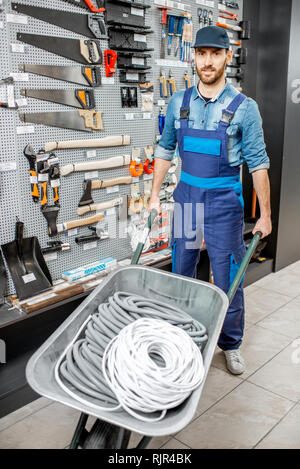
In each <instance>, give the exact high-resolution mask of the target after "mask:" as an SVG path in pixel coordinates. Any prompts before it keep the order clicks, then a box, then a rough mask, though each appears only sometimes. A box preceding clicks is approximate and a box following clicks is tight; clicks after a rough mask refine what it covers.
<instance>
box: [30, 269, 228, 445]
mask: <svg viewBox="0 0 300 469" xmlns="http://www.w3.org/2000/svg"><path fill="white" fill-rule="evenodd" d="M117 291H125V292H129V293H131V294H137V295H142V296H145V297H147V298H152V299H153V298H154V299H158V300H161V301H164V302H166V303H168V304H170V305H173V306H176V307H177V308H178V307H179V308H182V310H183V311H185V312H186V313H189V314H190V315H191V316H192V317H193V318H194V319H197V320H198V321H200V322H201V323H202V324H204V325H205V326H206V328H207V332H208V341H207V343H206V345H205V348H204V350H203V361H204V367H205V376H204V379H203V381H202V383H201V385H200V386H199V387H198V388H197V389H196V390H195V391H193V393H192V394H191V395H190V397H189V398H188V399H187V400H186V401H185V402H184V403H183V404H181V405H180V406H179V407H177V408H175V409H173V410H169V411H168V412H167V415H166V417H165V418H164V419H162V420H161V421H159V422H142V421H140V420H138V419H136V418H135V417H133V416H131V415H129V414H128V413H127V412H125V411H123V410H122V411H117V412H111V411H109V410H107V411H104V410H95V409H94V408H93V407H90V406H89V405H84V404H82V403H80V402H78V401H76V400H75V399H73V398H72V397H71V396H69V395H68V394H66V393H65V392H64V391H63V390H62V389H61V388H60V387H59V385H58V384H57V382H56V380H55V378H54V368H55V365H56V363H57V361H58V359H59V358H60V356H61V354H62V353H63V351H64V350H65V348H66V346H67V345H68V344H69V343H70V342H71V341H72V339H73V338H74V337H75V335H76V334H77V333H78V331H79V329H80V327H81V326H82V324H83V322H84V321H85V320H86V319H87V317H88V316H89V315H91V314H93V313H95V312H96V311H97V309H98V306H99V304H100V303H103V302H106V301H107V299H108V297H109V296H111V295H113V294H114V293H115V292H117ZM228 305H229V301H228V297H227V296H226V294H225V293H224V292H223V291H222V290H221V289H219V288H218V287H216V286H214V285H212V284H210V283H207V282H202V281H200V280H194V279H190V278H187V277H183V276H181V275H175V274H172V273H169V272H164V271H161V270H158V269H155V268H149V267H144V266H139V265H137V266H136V265H134V266H128V267H123V268H120V269H119V270H117V271H115V272H112V273H111V274H110V275H109V276H108V277H107V278H106V279H105V280H104V281H103V282H102V283H101V284H100V285H99V286H98V287H97V288H96V289H95V290H94V291H93V292H92V293H91V294H90V295H89V296H88V297H87V298H86V299H85V300H84V301H83V302H82V303H81V304H80V305H79V306H78V308H76V309H75V311H74V312H73V313H72V314H71V315H70V316H69V317H68V318H67V319H66V320H65V321H64V322H63V323H62V324H61V326H60V327H59V328H58V329H57V330H56V331H55V332H54V333H53V334H52V335H51V336H50V337H49V338H48V340H47V341H46V342H45V343H44V344H43V345H42V346H41V347H40V348H39V349H38V350H37V351H36V352H35V354H34V355H33V356H32V357H31V359H30V360H29V362H28V364H27V368H26V377H27V381H28V383H29V384H30V386H31V387H32V388H33V389H34V390H35V391H36V392H37V393H38V394H40V395H42V396H45V397H47V398H48V399H52V400H54V401H57V402H60V403H61V404H64V405H67V406H69V407H72V408H74V409H78V410H79V411H80V412H83V413H85V414H87V415H93V416H95V417H97V418H98V419H100V420H103V421H106V422H109V423H112V424H115V425H117V426H119V427H124V428H126V429H128V430H131V431H134V432H137V433H140V434H142V435H147V436H151V437H153V436H165V435H170V434H172V433H176V432H179V431H180V430H182V429H183V428H184V427H185V426H186V425H188V424H189V423H190V421H191V420H192V418H193V416H194V415H195V412H196V410H197V406H198V403H199V399H200V396H201V393H202V390H203V387H204V383H205V379H206V376H207V373H208V370H209V367H210V364H211V361H212V358H213V354H214V350H215V347H216V344H217V341H218V337H219V334H220V331H221V328H222V325H223V322H224V319H225V315H226V312H227V309H228Z"/></svg>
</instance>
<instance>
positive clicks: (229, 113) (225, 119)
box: [219, 93, 246, 130]
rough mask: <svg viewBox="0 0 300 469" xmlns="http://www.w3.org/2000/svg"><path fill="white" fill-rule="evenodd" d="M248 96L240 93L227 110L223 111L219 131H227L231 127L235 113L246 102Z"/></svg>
mask: <svg viewBox="0 0 300 469" xmlns="http://www.w3.org/2000/svg"><path fill="white" fill-rule="evenodd" d="M245 99H246V96H245V95H244V94H242V93H239V94H238V95H237V96H236V97H235V98H234V99H233V100H232V101H231V103H230V104H229V106H228V107H227V108H226V109H223V112H222V117H221V120H220V123H219V130H221V129H223V130H226V129H227V127H228V126H229V124H230V122H231V121H232V119H233V117H234V114H235V112H236V111H237V109H238V107H239V106H240V105H241V104H242V103H243V102H244V101H245Z"/></svg>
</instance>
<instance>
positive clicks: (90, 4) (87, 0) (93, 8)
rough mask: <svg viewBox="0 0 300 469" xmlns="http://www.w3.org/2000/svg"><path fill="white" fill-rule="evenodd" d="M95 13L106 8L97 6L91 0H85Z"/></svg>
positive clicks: (101, 11)
mask: <svg viewBox="0 0 300 469" xmlns="http://www.w3.org/2000/svg"><path fill="white" fill-rule="evenodd" d="M83 1H84V3H86V4H87V6H88V7H89V9H90V10H91V11H92V12H93V13H103V12H104V11H105V8H96V7H95V5H94V4H93V2H92V1H91V0H83Z"/></svg>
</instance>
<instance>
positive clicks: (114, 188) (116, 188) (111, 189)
mask: <svg viewBox="0 0 300 469" xmlns="http://www.w3.org/2000/svg"><path fill="white" fill-rule="evenodd" d="M119 190H120V186H111V187H108V188H107V189H106V192H107V194H113V193H114V192H119Z"/></svg>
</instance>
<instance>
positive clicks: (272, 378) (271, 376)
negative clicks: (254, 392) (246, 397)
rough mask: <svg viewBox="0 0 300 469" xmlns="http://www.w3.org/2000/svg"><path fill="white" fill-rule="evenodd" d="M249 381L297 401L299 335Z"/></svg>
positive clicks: (299, 383)
mask: <svg viewBox="0 0 300 469" xmlns="http://www.w3.org/2000/svg"><path fill="white" fill-rule="evenodd" d="M249 381H250V382H251V383H254V384H257V385H259V386H262V387H263V388H265V389H268V390H270V391H274V392H276V394H279V395H280V396H283V397H285V398H287V399H290V400H291V401H294V402H297V401H299V400H300V337H299V339H297V340H295V341H293V343H291V344H290V345H289V346H288V347H287V348H286V349H285V350H283V351H282V352H281V353H279V354H278V355H277V356H276V357H274V358H273V360H271V361H270V362H269V363H267V364H266V365H265V366H263V367H262V368H261V369H260V370H258V371H257V372H256V373H255V374H253V375H252V376H251V377H250V378H249Z"/></svg>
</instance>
